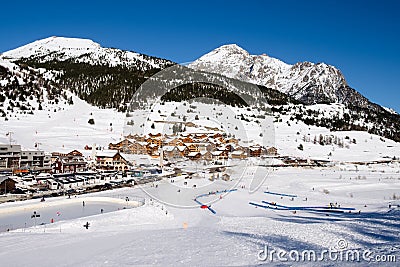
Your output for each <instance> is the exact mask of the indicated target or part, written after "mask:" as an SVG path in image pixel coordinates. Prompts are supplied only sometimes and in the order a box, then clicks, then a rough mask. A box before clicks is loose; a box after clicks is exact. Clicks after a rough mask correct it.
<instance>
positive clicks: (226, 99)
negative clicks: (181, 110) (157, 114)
mask: <svg viewBox="0 0 400 267" xmlns="http://www.w3.org/2000/svg"><path fill="white" fill-rule="evenodd" d="M210 53H211V52H210ZM212 57H213V58H214V59H213V61H210V65H211V66H219V65H218V64H217V63H218V62H222V63H224V62H223V61H224V60H225V59H228V63H230V64H228V66H229V68H221V69H222V70H224V71H226V72H227V74H233V75H230V76H235V78H229V75H224V74H226V73H224V72H223V71H222V73H216V74H212V71H211V73H210V70H209V69H208V68H205V69H204V70H203V69H201V68H200V71H193V70H191V69H190V68H187V67H186V66H181V65H176V63H174V62H172V61H169V60H166V59H160V58H156V57H151V56H147V55H144V54H139V53H136V52H131V51H124V50H119V49H115V48H103V47H101V46H100V45H99V44H97V43H95V42H93V41H91V40H88V39H84V40H81V39H79V38H64V37H49V38H46V39H43V40H38V41H36V42H33V43H31V44H28V45H25V46H22V47H20V48H16V49H13V50H10V51H8V52H5V53H3V54H2V55H0V65H2V66H5V67H4V68H0V102H1V103H0V115H1V116H3V117H5V118H6V119H7V118H8V117H11V116H15V114H14V113H15V112H20V113H21V112H22V113H23V114H26V113H28V114H32V115H33V114H34V110H35V109H40V108H43V107H44V108H47V109H54V108H55V106H54V105H57V103H58V102H62V103H70V104H71V105H72V104H73V99H72V98H71V95H70V92H72V93H74V94H76V95H77V96H78V97H79V98H80V99H82V100H85V101H86V102H88V103H89V104H92V105H94V106H97V107H100V108H111V109H113V108H115V109H116V110H118V111H120V112H126V111H128V107H129V106H130V103H131V101H132V97H133V95H134V94H135V92H136V90H137V89H138V88H139V87H140V86H141V85H142V84H143V83H144V82H145V81H146V80H148V79H149V77H155V76H154V74H156V73H158V72H160V71H161V70H163V69H165V68H168V67H170V66H174V65H175V66H177V67H179V68H181V69H182V73H184V75H189V76H190V75H195V76H198V77H200V76H201V77H203V78H206V79H203V80H208V81H214V84H213V83H193V84H192V85H189V84H186V85H184V86H181V87H177V88H175V89H176V90H173V91H172V92H171V93H169V94H167V95H165V96H164V97H163V98H162V101H178V102H179V101H185V100H188V99H191V98H193V97H205V98H207V97H208V98H213V97H215V96H218V97H219V98H218V100H220V101H222V102H223V103H225V104H227V105H232V106H235V105H238V104H240V103H241V102H242V101H240V100H239V99H238V98H237V96H233V95H232V92H229V89H228V88H230V86H231V85H233V84H236V85H238V86H239V87H241V88H242V89H243V90H245V89H246V88H248V86H250V87H254V83H255V84H259V83H260V82H259V83H256V82H255V81H254V80H251V78H254V77H255V78H257V79H259V81H264V82H265V84H267V85H268V86H267V85H257V86H258V88H259V89H260V92H261V94H260V95H257V96H255V95H254V96H253V97H256V98H257V97H261V98H264V99H265V100H267V103H268V106H269V108H271V109H274V110H275V111H274V116H277V117H279V116H280V115H283V114H285V113H286V114H290V115H291V118H292V119H293V120H301V121H304V122H306V124H309V125H317V126H323V127H326V128H328V129H331V130H335V131H338V130H362V131H368V132H370V133H375V134H378V135H381V136H385V137H387V138H390V139H393V140H396V141H400V116H399V115H398V114H395V113H393V112H391V111H390V110H388V109H387V108H383V107H381V106H379V105H377V104H374V103H372V102H370V101H369V100H368V99H367V98H365V97H364V96H362V95H361V94H360V93H358V92H357V91H355V90H354V89H352V88H350V87H349V86H348V85H347V83H346V81H345V79H344V76H343V74H342V73H341V72H340V70H338V69H336V68H335V67H333V66H330V65H327V64H325V63H317V64H314V63H311V62H302V63H297V64H294V65H289V64H286V63H284V62H282V61H280V60H278V59H274V58H272V57H269V56H267V55H259V56H252V55H250V54H249V53H248V52H247V51H245V50H244V49H242V48H240V47H239V46H237V45H225V46H222V47H220V48H219V50H217V51H216V52H215V51H214V53H213V54H212ZM209 58H210V57H209ZM203 59H204V58H203ZM221 60H222V61H221ZM229 60H230V62H229ZM202 61H204V62H206V63H207V60H202V59H201V58H200V59H199V60H198V61H197V62H202ZM214 61H215V62H214ZM216 62H217V63H216ZM206 65H207V64H206ZM203 66H205V65H204V64H203ZM189 67H190V66H189ZM192 67H193V66H192ZM222 67H224V65H223V64H222ZM243 70H245V71H243ZM246 71H247V72H246ZM253 72H254V75H253V76H251V75H250V76H249V75H247V76H246V74H251V73H253ZM256 74H257V75H256ZM258 74H259V75H258ZM328 74H329V75H328ZM181 75H182V74H181ZM241 75H242V76H241ZM226 76H228V78H227V77H226ZM161 77H163V76H162V75H161ZM277 77H278V78H279V79H277ZM282 77H283V78H282ZM165 78H167V79H168V77H165ZM165 78H161V79H165ZM169 78H171V77H169ZM176 79H178V80H176V81H168V80H160V81H159V82H160V83H159V84H160V85H161V86H162V84H171V82H172V83H173V84H175V83H176V82H178V83H176V84H177V86H179V81H182V82H183V81H184V80H186V81H190V80H191V77H176ZM285 79H286V80H285ZM217 81H218V82H217ZM288 81H290V82H288ZM215 82H217V83H219V84H220V85H222V86H218V85H216V84H215ZM249 83H250V84H249ZM326 83H328V84H329V85H330V86H328V88H326V87H324V86H323V85H324V84H326ZM279 86H281V87H282V86H286V87H285V90H283V89H282V88H278V87H279ZM274 88H275V89H274ZM276 88H278V89H280V90H277V89H276ZM154 89H156V90H157V88H154ZM242 89H241V90H242ZM243 90H242V91H243ZM152 94H153V93H152V92H149V94H148V95H146V97H147V98H146V99H147V100H149V101H151V100H152V98H154V95H152ZM27 99H29V100H28V101H27ZM147 100H144V101H145V102H146V101H147ZM46 103H47V104H48V107H45V105H47V104H46ZM317 103H318V104H332V103H341V104H343V105H344V106H345V108H343V109H338V110H337V112H336V113H337V114H336V115H334V116H331V115H329V116H330V117H326V115H325V112H323V110H320V111H318V110H316V111H314V110H313V109H310V108H308V107H307V106H310V107H312V105H314V104H317ZM316 107H317V108H319V107H318V106H316ZM278 119H279V118H278Z"/></svg>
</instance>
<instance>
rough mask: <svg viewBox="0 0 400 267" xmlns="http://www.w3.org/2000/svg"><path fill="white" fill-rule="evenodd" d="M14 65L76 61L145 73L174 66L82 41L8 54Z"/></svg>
mask: <svg viewBox="0 0 400 267" xmlns="http://www.w3.org/2000/svg"><path fill="white" fill-rule="evenodd" d="M2 57H3V58H5V59H10V60H11V61H15V60H19V59H31V60H36V61H39V62H48V61H52V60H57V61H64V60H72V61H73V62H75V63H88V64H91V65H107V66H111V67H112V66H118V65H123V66H136V67H140V68H141V69H142V70H148V69H154V68H163V67H165V66H167V65H170V64H171V62H170V61H167V60H164V59H159V58H156V57H150V56H147V55H143V54H139V53H135V52H131V51H124V50H120V49H115V48H103V47H101V46H100V44H98V43H96V42H94V41H92V40H89V39H80V38H66V37H56V36H53V37H48V38H45V39H42V40H38V41H35V42H32V43H30V44H27V45H24V46H21V47H19V48H16V49H13V50H10V51H7V52H5V53H3V55H2Z"/></svg>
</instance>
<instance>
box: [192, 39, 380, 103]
mask: <svg viewBox="0 0 400 267" xmlns="http://www.w3.org/2000/svg"><path fill="white" fill-rule="evenodd" d="M189 67H190V68H193V69H196V70H201V71H208V72H212V73H218V74H222V75H225V76H227V77H230V78H235V79H239V80H243V81H247V82H251V83H255V84H259V85H263V86H266V87H269V88H272V89H276V90H279V91H281V92H283V93H286V94H288V95H289V96H291V97H293V98H295V99H297V100H300V101H302V102H304V103H306V104H315V103H343V104H352V105H354V104H355V105H357V106H359V107H372V106H373V105H371V103H370V102H369V101H368V99H366V98H365V97H363V96H361V95H360V94H359V93H358V92H356V91H355V90H353V89H352V88H350V87H349V86H348V85H347V82H346V80H345V78H344V76H343V74H342V73H341V72H340V70H338V69H337V68H335V67H333V66H330V65H327V64H325V63H317V64H314V63H311V62H301V63H296V64H295V65H289V64H286V63H284V62H282V61H280V60H278V59H275V58H272V57H269V56H267V55H265V54H263V55H250V54H249V53H248V52H247V51H246V50H244V49H242V48H240V47H239V46H237V45H235V44H233V45H224V46H221V47H219V48H217V49H215V50H213V51H211V52H209V53H208V54H206V55H204V56H202V57H200V58H199V59H197V60H196V61H194V62H193V63H191V64H190V65H189Z"/></svg>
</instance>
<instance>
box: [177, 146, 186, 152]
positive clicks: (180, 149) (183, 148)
mask: <svg viewBox="0 0 400 267" xmlns="http://www.w3.org/2000/svg"><path fill="white" fill-rule="evenodd" d="M176 148H177V149H178V150H179V151H181V152H182V151H185V149H187V147H186V146H177V147H176Z"/></svg>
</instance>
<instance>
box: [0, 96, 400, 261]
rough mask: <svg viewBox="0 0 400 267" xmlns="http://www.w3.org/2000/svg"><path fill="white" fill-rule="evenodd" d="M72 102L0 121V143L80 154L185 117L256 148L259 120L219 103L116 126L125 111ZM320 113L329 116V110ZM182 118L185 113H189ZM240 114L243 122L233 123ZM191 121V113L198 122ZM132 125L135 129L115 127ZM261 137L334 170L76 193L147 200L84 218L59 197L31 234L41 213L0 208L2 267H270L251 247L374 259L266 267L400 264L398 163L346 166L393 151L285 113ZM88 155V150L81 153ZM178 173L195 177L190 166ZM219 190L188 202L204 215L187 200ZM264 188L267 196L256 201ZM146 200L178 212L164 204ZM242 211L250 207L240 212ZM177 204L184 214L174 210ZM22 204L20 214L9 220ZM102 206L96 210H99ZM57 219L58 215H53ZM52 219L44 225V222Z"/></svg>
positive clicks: (245, 171) (253, 170) (399, 152)
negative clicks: (323, 141)
mask: <svg viewBox="0 0 400 267" xmlns="http://www.w3.org/2000/svg"><path fill="white" fill-rule="evenodd" d="M73 101H74V104H73V105H60V106H54V105H53V106H51V105H47V106H46V108H44V110H41V111H35V115H34V116H32V115H21V114H18V115H16V116H15V117H10V118H9V120H8V121H4V119H1V127H0V142H2V143H7V142H8V141H9V140H8V138H7V137H6V135H5V134H6V133H7V132H13V134H12V139H13V140H14V142H13V143H17V144H21V145H23V147H24V148H28V149H29V148H30V149H32V148H33V147H34V145H35V143H40V149H43V150H45V151H48V152H53V151H59V152H69V151H71V150H73V149H78V150H80V151H82V152H84V151H83V148H84V146H85V145H89V146H92V145H93V144H96V146H100V147H107V146H108V144H109V143H110V142H113V143H115V142H117V141H119V140H121V139H122V138H123V135H124V134H129V133H131V132H132V133H133V134H134V133H150V132H154V133H156V132H163V133H172V129H171V128H172V125H170V124H169V123H166V121H183V116H186V121H187V122H193V123H194V124H195V126H187V127H186V132H201V131H211V130H210V128H209V127H218V128H219V129H222V130H223V131H225V132H226V133H228V134H229V133H230V134H232V135H235V136H236V137H237V138H240V139H241V142H244V141H246V142H248V143H247V144H251V143H252V142H253V143H259V142H263V138H261V136H260V130H259V128H260V126H259V125H258V124H257V122H256V120H255V118H256V117H257V115H260V114H258V113H257V112H259V111H247V109H237V108H229V110H230V111H229V112H227V113H225V111H224V109H225V108H226V107H222V106H210V105H207V104H200V103H196V104H191V103H186V104H185V105H184V104H183V103H165V104H164V105H159V104H157V105H156V106H154V107H152V108H153V112H152V113H151V114H149V113H148V112H146V111H137V112H136V113H135V114H132V117H129V118H126V117H125V114H122V113H118V112H116V111H114V110H109V109H99V108H96V107H93V106H91V105H89V104H87V103H86V102H84V101H82V100H79V99H78V98H77V97H75V96H73ZM190 105H195V106H196V107H195V108H193V107H190ZM318 108H323V109H326V110H329V109H330V108H335V107H332V106H322V107H321V106H320V107H318ZM54 109H56V111H54ZM188 109H191V111H190V112H187V110H188ZM172 113H175V114H172ZM221 113H223V114H224V115H220V114H221ZM241 114H244V115H245V117H246V119H248V121H246V120H241V119H240V118H239V117H240V115H241ZM196 115H199V119H198V120H196V118H195V116H196ZM235 115H236V118H235ZM252 115H254V116H255V118H253V117H252ZM148 117H149V120H147V118H148ZM90 118H93V119H94V121H95V124H94V125H90V124H88V120H89V119H90ZM207 118H208V119H207ZM131 119H133V120H134V125H133V126H132V127H130V128H129V127H128V128H127V127H124V124H125V123H126V122H127V121H129V120H131ZM141 122H142V123H141ZM153 123H154V129H153V127H151V125H152V124H153ZM142 124H143V126H142V127H141V125H142ZM289 124H290V125H289ZM170 126H171V127H170ZM205 126H207V127H208V128H206V127H205ZM221 127H222V128H221ZM236 127H238V130H236ZM243 129H245V131H243ZM264 130H265V129H264ZM267 131H270V132H269V133H271V134H272V133H274V134H273V137H274V138H273V140H272V142H273V143H272V144H271V143H270V145H274V146H276V147H277V148H278V153H279V154H281V155H285V156H298V157H302V158H306V159H321V160H331V161H332V162H333V164H332V166H331V167H325V168H292V167H284V168H278V169H270V168H265V167H257V166H255V165H254V162H250V163H251V164H248V165H247V166H246V167H244V166H243V164H239V163H237V162H235V161H231V162H230V165H232V167H230V168H228V170H227V172H228V173H229V174H230V176H231V178H232V180H231V181H228V182H225V181H221V180H216V181H214V182H210V181H209V180H206V179H205V178H197V179H191V180H187V181H186V182H187V184H186V185H185V184H184V182H185V179H181V178H179V179H178V178H177V179H176V182H175V183H173V184H171V181H170V179H169V180H162V181H160V182H158V184H157V187H156V186H154V185H150V184H149V185H145V186H144V188H138V187H135V188H125V189H118V190H112V191H106V192H101V193H95V194H88V195H84V196H80V197H85V198H89V197H96V198H97V197H101V198H103V197H106V198H116V199H121V198H122V200H123V199H124V198H125V197H126V196H128V197H129V198H130V199H134V198H135V197H142V198H145V199H146V203H145V205H143V206H140V207H137V208H130V209H120V210H118V208H119V207H121V206H119V205H122V206H123V205H124V204H123V203H121V204H118V203H117V204H115V205H114V204H113V205H111V204H107V205H110V206H106V204H103V202H102V203H100V204H99V203H92V205H93V206H92V205H91V203H87V205H86V207H85V208H87V209H90V207H92V208H93V210H92V211H91V212H90V213H87V214H82V206H81V204H80V201H81V200H77V201H79V202H76V205H69V204H68V201H69V199H66V197H64V198H55V199H54V200H53V199H48V200H46V203H51V202H52V201H60V202H58V203H61V204H60V205H59V206H57V208H54V209H49V210H48V211H47V212H48V213H49V214H48V215H47V213H46V216H44V215H43V217H40V218H42V219H43V221H40V220H38V221H37V224H41V223H42V222H44V223H46V224H45V225H37V226H36V227H29V226H30V225H32V219H31V218H30V215H31V214H32V212H33V211H35V210H33V209H36V207H37V206H33V208H32V206H30V205H33V204H35V203H36V204H40V199H38V200H29V201H26V202H16V203H5V204H2V205H0V213H1V210H2V209H7V210H8V211H10V210H11V213H9V214H10V216H17V217H18V218H21V217H20V216H24V218H23V219H22V218H21V219H18V223H10V221H7V219H4V217H2V216H3V215H4V214H5V213H4V214H3V213H1V214H0V225H1V226H2V227H3V230H2V231H5V230H6V229H11V231H9V232H3V233H0V247H1V248H2V249H1V250H0V256H1V259H2V260H1V263H0V266H44V267H46V266H150V265H156V266H249V265H250V266H253V265H263V264H266V263H270V262H271V259H267V260H266V261H262V260H260V259H259V256H260V250H263V249H265V246H267V247H268V248H269V251H271V250H273V249H275V250H276V251H280V252H287V253H289V252H290V251H291V250H297V251H298V252H299V253H301V252H302V251H304V250H313V251H315V252H316V253H318V255H319V254H320V253H321V252H322V251H323V250H326V249H337V247H338V245H340V248H342V249H343V250H339V251H341V252H343V253H345V252H349V253H353V252H354V251H356V252H358V253H361V254H360V255H362V253H364V252H368V253H369V252H371V253H372V254H371V255H370V254H368V253H367V254H368V256H371V257H372V258H371V257H368V259H363V258H362V257H360V261H359V262H358V261H354V260H352V259H350V260H346V259H345V258H344V259H338V258H336V259H335V258H331V259H327V258H325V259H327V260H326V261H325V260H323V261H318V262H317V261H313V260H310V261H309V260H306V261H301V262H300V263H297V262H294V261H293V260H292V259H288V258H287V255H286V258H284V257H283V256H282V255H281V254H282V253H281V254H279V255H280V256H282V257H283V258H282V259H280V260H279V258H278V255H277V254H275V255H273V257H272V260H273V264H275V265H280V266H282V265H284V266H291V265H296V264H300V265H302V266H304V265H306V266H319V265H325V266H332V265H333V266H342V265H346V264H349V265H359V266H365V265H366V264H368V263H369V261H371V260H374V261H378V260H381V261H382V259H383V258H384V259H385V260H386V262H379V264H380V265H387V266H396V263H394V262H393V261H394V259H393V258H391V257H396V258H395V259H396V260H397V262H399V261H400V258H399V257H400V234H399V233H400V220H399V216H400V208H399V207H398V205H400V198H399V196H400V163H399V162H398V160H393V161H392V162H391V163H388V164H382V163H381V164H376V163H375V164H370V165H367V164H366V165H355V164H354V163H353V162H368V161H381V160H390V159H392V158H393V157H396V158H400V144H399V143H396V142H393V141H391V140H388V139H385V138H381V137H379V136H375V135H370V134H368V133H365V132H356V131H351V132H331V131H329V130H327V129H326V128H322V127H314V126H307V125H305V124H304V123H302V122H299V121H290V119H289V116H282V121H279V122H275V123H274V124H273V127H271V128H270V129H267ZM320 135H323V136H328V135H329V136H332V137H333V138H337V139H340V140H342V141H343V143H344V145H343V146H338V145H325V146H322V145H319V144H318V142H317V143H314V142H313V139H314V137H316V138H318V137H319V136H320ZM305 137H306V138H305ZM304 139H306V140H304ZM354 139H355V140H356V142H353V140H354ZM269 141H271V140H269ZM300 144H303V146H304V149H303V150H299V149H298V146H299V145H300ZM90 153H91V151H87V153H86V154H87V155H90ZM241 163H245V162H241ZM186 167H187V168H192V169H193V168H194V166H191V165H190V164H187V166H186ZM198 167H199V169H201V166H198ZM196 168H197V167H196ZM266 174H268V175H267V177H266V180H265V181H264V183H263V185H262V186H261V187H260V188H259V189H258V190H257V191H256V192H255V193H253V194H250V193H249V188H250V184H251V182H252V179H253V178H256V179H259V180H260V181H262V180H263V177H264V176H265V175H266ZM253 176H256V177H253ZM200 177H201V175H200ZM194 184H196V188H194V187H193V185H194ZM143 189H144V190H145V191H146V192H147V193H149V194H150V195H148V194H146V193H145V192H144V191H143ZM229 189H237V191H234V192H231V193H229V194H215V195H214V194H212V195H210V196H209V197H202V198H199V199H198V200H199V201H201V203H202V204H206V205H208V202H212V203H211V209H212V210H214V211H215V212H216V214H214V213H212V212H211V211H210V210H209V209H207V208H206V207H205V208H204V209H203V208H201V205H200V204H199V203H197V202H195V201H194V200H193V199H195V198H196V197H197V196H199V195H200V194H204V193H208V192H211V191H216V190H218V191H221V190H229ZM178 191H179V192H178ZM266 191H268V192H270V193H268V194H267V193H264V192H266ZM277 194H284V195H277ZM286 195H293V196H295V197H292V196H286ZM220 196H222V199H220ZM155 198H159V199H160V200H162V201H167V202H168V203H171V202H173V203H175V204H176V205H175V206H170V205H167V204H166V203H161V202H160V201H157V200H156V199H155ZM292 198H293V199H292ZM150 199H153V201H151V200H150ZM82 201H83V200H82ZM263 201H264V202H263ZM122 202H123V201H122ZM250 202H251V203H253V204H256V205H259V206H255V205H250V204H249V203H250ZM265 202H266V203H265ZM63 203H65V204H63ZM268 203H269V204H268ZM330 203H331V204H332V206H331V205H330ZM36 204H35V205H36ZM42 204H43V203H42ZM177 204H182V205H185V206H191V208H180V207H178V205H177ZM187 204H190V205H187ZM26 205H28V207H26ZM339 205H340V209H339ZM24 206H25V208H27V213H26V214H25V213H24V214H21V213H18V212H20V209H21V207H24ZM261 206H264V207H261ZM389 206H390V207H389ZM103 207H104V208H103ZM330 207H334V209H332V208H331V209H329V208H330ZM101 208H103V209H104V213H101V212H100V209H101ZM346 208H348V209H350V210H347V209H346ZM38 211H39V210H38ZM57 211H60V213H61V215H60V216H59V217H58V215H57ZM333 211H343V213H340V212H333ZM349 211H351V213H349ZM359 212H360V213H359ZM67 213H68V214H69V215H68V216H67ZM51 215H53V216H51ZM27 216H28V218H27ZM53 217H55V218H53ZM50 219H54V223H51V222H50ZM2 220H3V221H2ZM26 221H29V222H30V224H27V227H26V228H25V227H22V228H20V227H18V224H19V225H20V223H21V222H22V223H24V222H26ZM86 222H89V224H90V226H89V227H88V229H86V228H85V227H83V225H84V224H86ZM16 228H18V229H16ZM344 245H346V246H344ZM261 254H262V253H261ZM261 256H262V255H261ZM325 256H326V255H325ZM261 258H262V257H261ZM285 259H286V260H288V261H284V260H285ZM368 260H369V261H368ZM373 264H378V262H373ZM397 264H398V263H397Z"/></svg>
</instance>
